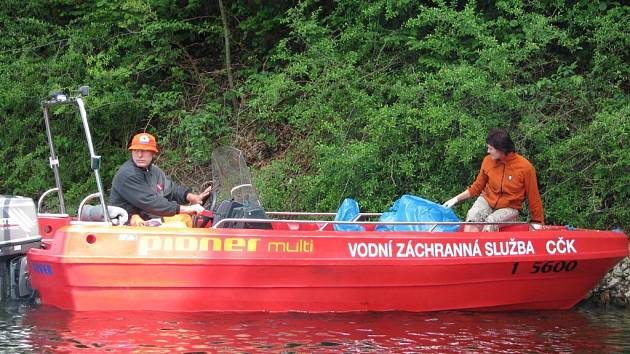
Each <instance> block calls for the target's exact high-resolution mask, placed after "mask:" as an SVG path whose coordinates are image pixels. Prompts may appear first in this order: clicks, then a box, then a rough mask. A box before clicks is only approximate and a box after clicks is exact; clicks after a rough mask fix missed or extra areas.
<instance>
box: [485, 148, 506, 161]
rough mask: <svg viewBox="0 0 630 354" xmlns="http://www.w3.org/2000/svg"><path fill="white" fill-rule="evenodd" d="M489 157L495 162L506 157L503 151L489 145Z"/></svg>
mask: <svg viewBox="0 0 630 354" xmlns="http://www.w3.org/2000/svg"><path fill="white" fill-rule="evenodd" d="M488 155H490V157H491V158H492V159H493V160H495V161H496V160H499V159H501V158H503V157H504V156H505V154H504V153H503V152H502V151H501V150H497V149H495V148H494V146H492V145H490V144H488Z"/></svg>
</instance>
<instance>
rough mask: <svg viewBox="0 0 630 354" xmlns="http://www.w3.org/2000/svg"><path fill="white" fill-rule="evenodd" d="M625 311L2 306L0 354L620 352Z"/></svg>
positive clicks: (624, 345)
mask: <svg viewBox="0 0 630 354" xmlns="http://www.w3.org/2000/svg"><path fill="white" fill-rule="evenodd" d="M626 328H630V313H629V312H627V311H610V312H607V311H601V310H600V311H595V310H585V309H577V310H572V311H555V312H514V313H467V312H440V313H429V314H414V313H405V312H392V313H349V314H311V315H309V314H303V313H285V314H269V313H255V314H249V313H248V314H244V313H227V314H226V313H198V314H186V313H154V312H116V313H111V312H90V313H88V312H81V313H71V312H66V311H60V310H55V309H52V308H47V307H30V306H24V305H21V304H8V305H7V306H5V307H3V308H2V310H1V311H0V352H2V353H5V352H6V353H41V352H52V353H57V352H85V353H92V352H116V353H118V352H123V353H124V352H143V353H171V352H177V353H215V352H247V353H268V352H282V353H291V352H295V353H304V352H322V353H326V352H361V353H381V352H394V353H406V352H414V353H416V352H442V353H459V352H462V351H465V352H473V353H475V352H479V353H481V352H488V351H491V352H498V353H516V352H529V353H549V352H557V353H565V352H576V351H578V352H618V353H622V352H630V331H629V330H626Z"/></svg>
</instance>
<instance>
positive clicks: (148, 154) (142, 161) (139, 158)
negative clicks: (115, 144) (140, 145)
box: [131, 150, 155, 168]
mask: <svg viewBox="0 0 630 354" xmlns="http://www.w3.org/2000/svg"><path fill="white" fill-rule="evenodd" d="M153 155H155V153H154V152H153V151H150V150H131V158H132V159H133V162H134V163H135V164H136V166H138V167H140V168H147V167H149V165H150V164H151V161H152V160H153Z"/></svg>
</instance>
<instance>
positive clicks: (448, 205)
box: [442, 197, 459, 208]
mask: <svg viewBox="0 0 630 354" xmlns="http://www.w3.org/2000/svg"><path fill="white" fill-rule="evenodd" d="M457 202H459V200H457V197H453V198H451V199H449V200H447V201H446V202H444V204H442V206H443V207H445V208H452V207H453V206H455V204H457Z"/></svg>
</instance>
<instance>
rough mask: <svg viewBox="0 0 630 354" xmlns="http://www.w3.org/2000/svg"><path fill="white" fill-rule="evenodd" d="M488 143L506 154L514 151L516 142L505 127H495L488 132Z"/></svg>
mask: <svg viewBox="0 0 630 354" xmlns="http://www.w3.org/2000/svg"><path fill="white" fill-rule="evenodd" d="M486 143H488V145H492V147H494V148H495V149H497V150H499V151H501V152H503V153H504V154H509V153H510V152H514V151H515V150H514V142H513V141H512V139H511V138H510V134H508V132H507V131H506V130H505V129H503V128H494V129H492V130H490V131H489V132H488V138H486Z"/></svg>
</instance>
